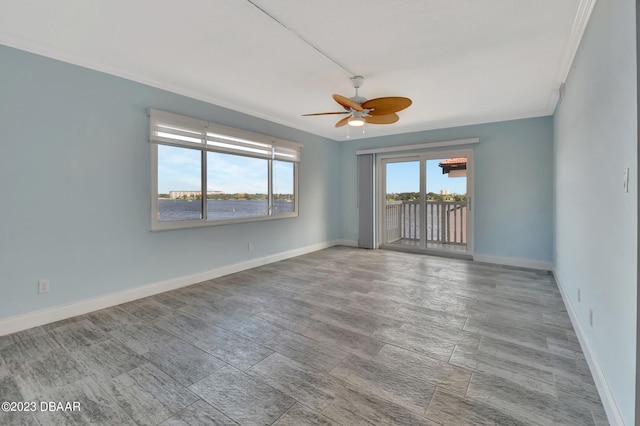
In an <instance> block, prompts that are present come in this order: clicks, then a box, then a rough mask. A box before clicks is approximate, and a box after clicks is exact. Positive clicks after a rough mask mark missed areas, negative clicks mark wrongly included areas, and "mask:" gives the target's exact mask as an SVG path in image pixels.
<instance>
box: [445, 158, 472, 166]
mask: <svg viewBox="0 0 640 426" xmlns="http://www.w3.org/2000/svg"><path fill="white" fill-rule="evenodd" d="M462 164H467V158H466V157H456V158H449V159H448V160H442V161H441V162H439V163H438V165H439V166H440V167H442V166H457V165H462Z"/></svg>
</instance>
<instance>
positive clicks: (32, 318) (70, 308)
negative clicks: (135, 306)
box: [0, 240, 345, 336]
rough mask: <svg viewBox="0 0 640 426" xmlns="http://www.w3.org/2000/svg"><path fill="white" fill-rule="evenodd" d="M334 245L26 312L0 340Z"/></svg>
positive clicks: (9, 321) (0, 332)
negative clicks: (9, 335) (42, 326)
mask: <svg viewBox="0 0 640 426" xmlns="http://www.w3.org/2000/svg"><path fill="white" fill-rule="evenodd" d="M336 245H345V244H344V241H343V240H335V241H328V242H324V243H319V244H313V245H310V246H306V247H301V248H298V249H294V250H289V251H285V252H281V253H276V254H273V255H269V256H264V257H261V258H257V259H251V260H247V261H244V262H239V263H234V264H232V265H225V266H221V267H219V268H216V269H212V270H210V271H205V272H201V273H197V274H192V275H185V276H181V277H176V278H171V279H168V280H165V281H160V282H156V283H152V284H147V285H144V286H141V287H135V288H131V289H127V290H122V291H118V292H115V293H109V294H105V295H102V296H98V297H94V298H91V299H85V300H80V301H77V302H73V303H69V304H65V305H60V306H54V307H52V308H47V309H43V310H39V311H34V312H27V313H25V314H21V315H16V316H13V317H9V318H4V319H0V336H4V335H7V334H11V333H16V332H18V331H22V330H26V329H29V328H33V327H37V326H40V325H44V324H49V323H52V322H55V321H60V320H63V319H67V318H71V317H74V316H77V315H83V314H87V313H89V312H94V311H98V310H100V309H105V308H109V307H112V306H116V305H120V304H122V303H127V302H131V301H133V300H137V299H142V298H143V297H148V296H153V295H155V294H159V293H164V292H166V291H170V290H176V289H178V288H181V287H186V286H189V285H192V284H197V283H200V282H203V281H207V280H212V279H214V278H218V277H222V276H225V275H229V274H233V273H236V272H241V271H245V270H247V269H251V268H256V267H258V266H262V265H267V264H269V263H274V262H279V261H281V260H285V259H289V258H292V257H296V256H301V255H303V254H307V253H311V252H314V251H318V250H322V249H325V248H328V247H332V246H336Z"/></svg>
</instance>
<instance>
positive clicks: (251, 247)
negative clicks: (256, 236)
mask: <svg viewBox="0 0 640 426" xmlns="http://www.w3.org/2000/svg"><path fill="white" fill-rule="evenodd" d="M247 251H253V243H249V244H247Z"/></svg>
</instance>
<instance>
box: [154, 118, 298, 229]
mask: <svg viewBox="0 0 640 426" xmlns="http://www.w3.org/2000/svg"><path fill="white" fill-rule="evenodd" d="M150 141H151V158H152V167H151V168H152V179H151V180H152V188H151V196H152V200H151V205H152V209H151V210H152V220H151V229H152V230H164V229H178V228H190V227H197V226H210V225H220V224H226V223H236V222H250V221H258V220H269V219H278V218H285V217H296V216H298V194H297V189H298V179H297V176H298V163H299V161H300V149H301V145H300V144H297V143H295V142H289V141H285V140H282V139H276V138H272V137H269V136H266V135H261V134H258V133H252V132H248V131H244V130H240V129H235V128H231V127H227V126H222V125H219V124H214V123H210V122H206V121H203V120H197V119H193V118H189V117H184V116H180V115H176V114H171V113H167V112H163V111H157V110H151V112H150Z"/></svg>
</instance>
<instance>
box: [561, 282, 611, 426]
mask: <svg viewBox="0 0 640 426" xmlns="http://www.w3.org/2000/svg"><path fill="white" fill-rule="evenodd" d="M553 276H554V278H555V279H556V283H558V288H559V289H560V294H561V295H562V300H563V301H564V305H565V306H566V307H567V313H568V314H569V318H570V319H571V324H572V325H573V330H574V331H575V332H576V335H577V336H578V340H579V341H580V346H581V347H582V353H583V354H584V357H585V359H586V360H587V364H588V365H589V370H591V375H592V376H593V381H594V382H595V384H596V388H597V389H598V393H599V394H600V399H601V400H602V406H603V407H604V411H605V412H606V413H607V419H608V420H609V424H611V426H624V420H623V418H622V414H621V413H620V410H619V409H618V405H617V404H616V400H615V398H614V397H613V393H612V392H611V389H610V388H609V384H608V383H607V379H606V377H605V375H604V372H603V371H602V368H600V362H599V361H598V356H597V355H596V353H595V352H594V350H593V348H592V347H591V343H590V341H589V339H588V338H587V337H586V334H585V333H584V330H583V329H582V326H581V325H580V321H579V320H578V314H577V313H576V311H575V309H573V305H572V304H571V299H570V298H569V297H568V294H567V289H566V288H565V286H564V284H563V283H562V279H561V278H560V276H559V275H558V273H557V271H555V270H554V271H553Z"/></svg>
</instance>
